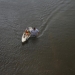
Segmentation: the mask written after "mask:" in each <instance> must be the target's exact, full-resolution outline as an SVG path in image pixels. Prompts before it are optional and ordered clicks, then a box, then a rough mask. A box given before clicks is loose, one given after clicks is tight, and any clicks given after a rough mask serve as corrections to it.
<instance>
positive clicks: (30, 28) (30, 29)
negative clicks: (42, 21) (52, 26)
mask: <svg viewBox="0 0 75 75" xmlns="http://www.w3.org/2000/svg"><path fill="white" fill-rule="evenodd" d="M28 30H29V31H30V32H31V31H32V30H33V28H32V27H29V28H28ZM30 36H31V34H30V35H29V36H28V35H24V33H23V35H22V39H21V41H22V43H24V42H26V41H27V40H28V39H29V38H30Z"/></svg>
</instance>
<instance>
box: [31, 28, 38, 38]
mask: <svg viewBox="0 0 75 75" xmlns="http://www.w3.org/2000/svg"><path fill="white" fill-rule="evenodd" d="M38 33H39V30H38V29H36V28H35V27H34V28H33V30H32V31H31V36H34V37H37V36H38Z"/></svg>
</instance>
